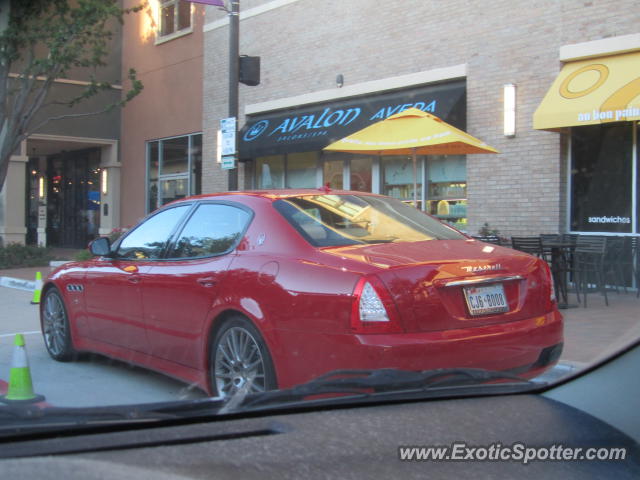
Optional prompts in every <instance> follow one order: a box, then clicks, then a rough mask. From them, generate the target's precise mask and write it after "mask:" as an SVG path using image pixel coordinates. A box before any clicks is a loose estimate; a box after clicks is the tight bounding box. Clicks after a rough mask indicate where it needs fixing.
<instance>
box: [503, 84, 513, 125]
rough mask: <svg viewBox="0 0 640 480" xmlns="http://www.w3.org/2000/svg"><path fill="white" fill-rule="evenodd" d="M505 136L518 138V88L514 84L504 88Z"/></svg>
mask: <svg viewBox="0 0 640 480" xmlns="http://www.w3.org/2000/svg"><path fill="white" fill-rule="evenodd" d="M504 136H505V137H515V136H516V86H515V85H514V84H513V83H507V84H506V85H505V86H504Z"/></svg>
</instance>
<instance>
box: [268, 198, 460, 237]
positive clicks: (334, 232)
mask: <svg viewBox="0 0 640 480" xmlns="http://www.w3.org/2000/svg"><path fill="white" fill-rule="evenodd" d="M274 206H275V208H276V209H277V210H278V211H279V212H280V213H281V214H282V215H283V216H284V217H285V218H286V219H287V220H288V221H289V223H291V225H293V226H294V227H295V228H296V230H298V231H299V232H300V234H301V235H302V236H303V237H304V238H306V239H307V241H309V243H311V244H312V245H314V246H316V247H329V246H332V247H337V246H341V245H357V244H374V243H391V242H416V241H423V240H437V239H463V238H465V237H464V236H463V235H462V234H460V233H458V232H457V231H455V230H454V229H452V228H450V227H448V226H446V225H443V224H442V223H440V222H438V221H437V220H435V219H433V218H432V217H430V216H428V215H425V214H424V213H422V212H420V211H418V210H417V209H415V208H413V207H411V206H408V205H405V204H404V203H402V202H400V201H397V200H393V199H390V198H382V197H373V196H367V195H309V196H302V197H295V198H294V197H291V198H287V199H286V200H278V201H276V202H275V203H274Z"/></svg>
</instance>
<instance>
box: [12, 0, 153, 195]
mask: <svg viewBox="0 0 640 480" xmlns="http://www.w3.org/2000/svg"><path fill="white" fill-rule="evenodd" d="M119 3H120V2H119V1H118V0H0V105H1V106H2V108H0V128H1V130H0V190H1V189H2V186H3V185H4V181H5V178H6V176H7V170H8V167H9V160H10V158H11V154H12V153H13V152H14V151H16V149H17V148H18V147H19V146H20V143H21V142H22V141H23V140H25V139H26V138H27V137H28V136H29V135H31V134H33V133H34V132H36V131H37V130H38V129H40V128H41V127H43V126H44V125H45V124H47V123H49V122H51V121H55V120H60V119H62V118H71V117H80V116H87V115H98V114H101V113H105V112H107V111H110V110H112V109H113V108H118V107H122V106H124V105H125V104H126V103H127V102H129V101H130V100H131V99H133V98H134V97H135V96H136V95H137V94H138V93H140V91H141V90H142V83H141V82H140V81H139V80H138V79H137V78H136V72H135V70H133V69H131V70H129V73H128V83H129V86H128V90H127V91H126V93H124V94H123V95H122V97H121V99H120V100H119V101H117V102H115V103H111V104H108V105H105V106H104V108H102V109H100V110H99V111H95V112H87V113H77V112H74V111H73V107H75V106H76V105H78V104H79V103H81V102H82V101H84V100H86V99H88V98H90V97H93V96H95V95H98V94H99V93H100V92H103V91H106V90H108V89H111V88H112V85H111V84H110V83H109V82H105V81H102V80H99V79H97V78H96V75H95V72H96V69H98V68H99V67H102V66H105V60H106V58H107V54H108V45H109V40H110V39H111V38H112V35H113V34H112V32H111V26H112V25H114V22H120V23H122V22H123V20H124V15H126V14H129V13H133V12H137V11H139V10H141V9H142V8H143V5H140V6H138V7H135V8H132V9H122V8H121V7H120V5H119ZM78 69H80V70H83V71H87V72H88V73H89V80H87V85H86V86H84V87H83V88H82V89H81V91H79V93H78V94H77V95H76V96H75V97H74V98H71V99H66V100H61V99H55V98H54V99H52V98H50V90H51V87H52V86H53V84H54V81H55V80H56V79H60V78H65V77H66V75H67V74H68V73H69V72H70V71H71V70H74V71H75V70H78ZM53 104H57V105H66V106H68V107H69V109H70V111H69V113H68V114H62V115H57V116H52V117H48V118H44V119H43V118H38V116H37V114H38V113H39V112H41V111H42V109H43V108H45V107H46V106H49V105H53Z"/></svg>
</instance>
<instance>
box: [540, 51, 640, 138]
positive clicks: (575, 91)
mask: <svg viewBox="0 0 640 480" xmlns="http://www.w3.org/2000/svg"><path fill="white" fill-rule="evenodd" d="M631 120H640V52H633V53H624V54H621V55H612V56H609V57H600V58H591V59H588V60H580V61H577V62H571V63H567V64H566V65H565V66H564V67H562V70H561V71H560V74H559V75H558V77H557V78H556V79H555V81H554V82H553V85H551V88H550V89H549V91H548V92H547V94H546V95H545V97H544V99H543V100H542V103H541V104H540V106H539V107H538V109H537V110H536V112H535V113H534V115H533V128H535V129H538V130H554V129H558V128H563V127H574V126H580V125H597V124H600V123H609V122H626V121H631Z"/></svg>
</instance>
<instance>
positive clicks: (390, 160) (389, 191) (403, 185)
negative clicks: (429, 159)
mask: <svg viewBox="0 0 640 480" xmlns="http://www.w3.org/2000/svg"><path fill="white" fill-rule="evenodd" d="M421 172H422V159H421V158H419V159H418V164H417V173H416V175H417V179H416V182H417V183H416V184H417V189H418V191H417V199H418V205H417V207H418V208H420V209H422V175H421ZM413 180H414V172H413V161H412V159H411V157H382V193H383V194H384V195H388V196H390V197H393V198H397V199H398V200H401V201H403V202H407V203H410V202H413V198H414V196H413Z"/></svg>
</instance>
